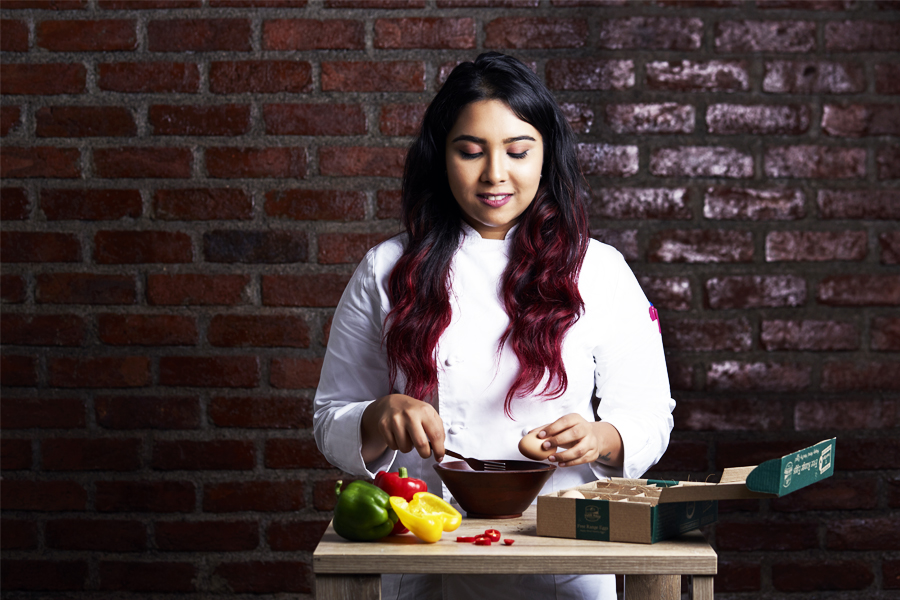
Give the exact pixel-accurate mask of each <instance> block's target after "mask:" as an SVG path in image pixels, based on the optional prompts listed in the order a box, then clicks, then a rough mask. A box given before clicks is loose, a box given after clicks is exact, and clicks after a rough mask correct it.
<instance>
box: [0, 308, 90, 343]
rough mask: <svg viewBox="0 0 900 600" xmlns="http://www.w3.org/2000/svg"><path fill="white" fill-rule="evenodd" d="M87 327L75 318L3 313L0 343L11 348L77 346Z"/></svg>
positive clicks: (82, 339) (78, 318)
mask: <svg viewBox="0 0 900 600" xmlns="http://www.w3.org/2000/svg"><path fill="white" fill-rule="evenodd" d="M86 334H87V328H86V325H85V322H84V319H82V318H81V317H79V316H77V315H43V314H41V315H35V314H15V313H12V314H10V313H6V314H5V315H3V316H2V320H0V336H2V338H3V343H4V344H7V345H14V346H81V345H82V344H84V340H85V336H86Z"/></svg>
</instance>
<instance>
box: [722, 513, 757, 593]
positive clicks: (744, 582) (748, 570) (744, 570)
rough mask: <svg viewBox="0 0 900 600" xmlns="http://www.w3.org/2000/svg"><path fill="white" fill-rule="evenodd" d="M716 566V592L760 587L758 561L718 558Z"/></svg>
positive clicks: (754, 589) (747, 590)
mask: <svg viewBox="0 0 900 600" xmlns="http://www.w3.org/2000/svg"><path fill="white" fill-rule="evenodd" d="M721 510H722V508H721V504H720V505H719V511H720V512H721ZM717 567H718V569H717V572H716V582H715V586H716V591H718V592H755V591H757V590H759V589H760V587H761V582H762V575H761V571H762V567H761V566H760V565H759V563H756V564H752V563H739V562H734V561H731V560H723V559H721V558H720V559H719V564H718V565H717Z"/></svg>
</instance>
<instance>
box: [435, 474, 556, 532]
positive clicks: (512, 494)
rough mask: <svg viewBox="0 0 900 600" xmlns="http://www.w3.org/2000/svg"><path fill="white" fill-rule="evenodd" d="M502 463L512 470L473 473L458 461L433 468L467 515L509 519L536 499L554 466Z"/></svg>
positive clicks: (479, 517)
mask: <svg viewBox="0 0 900 600" xmlns="http://www.w3.org/2000/svg"><path fill="white" fill-rule="evenodd" d="M505 462H506V463H507V465H508V467H509V468H511V469H513V470H508V471H475V470H473V469H472V468H471V467H469V465H467V464H466V463H465V462H463V461H461V460H460V461H451V462H447V461H444V462H442V463H437V464H435V465H433V466H434V470H435V471H437V474H438V477H440V478H441V481H443V482H444V485H446V486H447V489H448V490H450V493H451V494H453V497H454V498H456V501H457V502H459V506H460V507H461V508H462V509H463V510H464V511H466V515H467V516H469V517H472V518H475V519H512V518H514V517H518V516H520V515H521V514H522V513H523V512H525V509H526V508H528V507H529V506H530V505H531V502H532V500H534V499H535V498H537V495H538V494H539V493H540V492H541V488H542V487H544V483H546V482H547V480H548V479H550V475H552V474H553V471H555V470H556V465H548V464H546V463H541V462H532V461H530V460H507V461H505Z"/></svg>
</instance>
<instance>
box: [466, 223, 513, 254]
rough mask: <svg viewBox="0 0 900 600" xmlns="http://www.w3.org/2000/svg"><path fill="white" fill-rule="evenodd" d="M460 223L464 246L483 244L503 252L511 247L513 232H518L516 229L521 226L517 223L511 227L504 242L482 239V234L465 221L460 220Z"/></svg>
mask: <svg viewBox="0 0 900 600" xmlns="http://www.w3.org/2000/svg"><path fill="white" fill-rule="evenodd" d="M460 223H461V224H462V232H463V239H462V243H463V244H481V245H483V246H486V247H495V248H498V249H502V250H506V249H508V248H509V245H510V243H511V242H512V238H513V232H514V231H515V230H516V227H518V226H519V224H518V223H516V224H515V225H513V226H512V227H510V228H509V231H507V232H506V237H504V238H503V239H502V240H491V239H485V238H483V237H481V234H480V233H478V232H477V231H475V228H474V227H472V226H471V225H469V224H468V223H466V222H465V221H464V220H463V219H460Z"/></svg>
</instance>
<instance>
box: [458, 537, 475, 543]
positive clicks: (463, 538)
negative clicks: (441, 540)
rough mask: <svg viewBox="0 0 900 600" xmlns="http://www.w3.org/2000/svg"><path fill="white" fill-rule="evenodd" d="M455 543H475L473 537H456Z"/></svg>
mask: <svg viewBox="0 0 900 600" xmlns="http://www.w3.org/2000/svg"><path fill="white" fill-rule="evenodd" d="M456 541H457V542H464V543H467V544H471V543H472V542H474V541H475V538H474V537H467V536H458V537H457V538H456Z"/></svg>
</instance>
